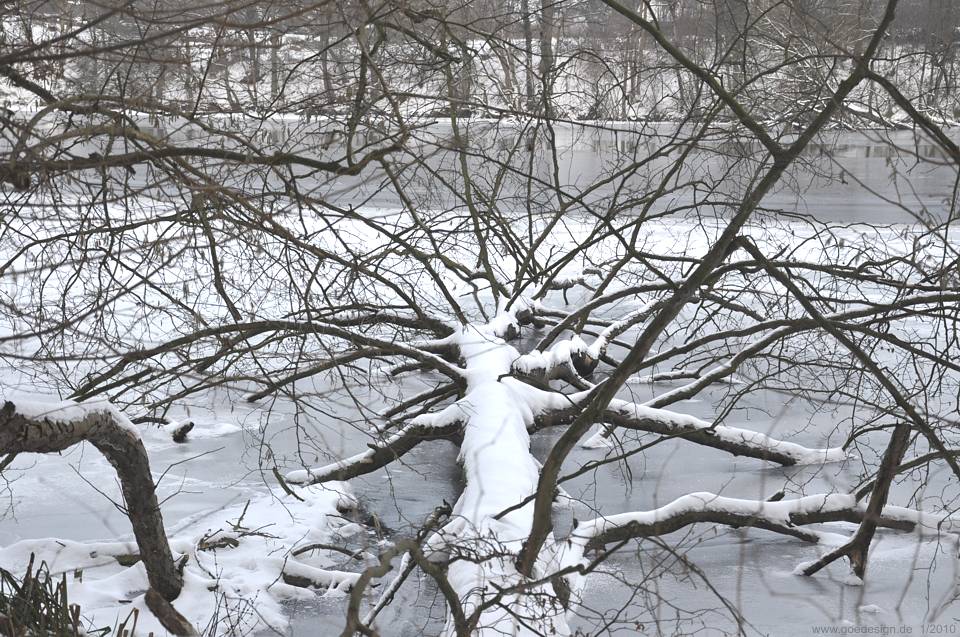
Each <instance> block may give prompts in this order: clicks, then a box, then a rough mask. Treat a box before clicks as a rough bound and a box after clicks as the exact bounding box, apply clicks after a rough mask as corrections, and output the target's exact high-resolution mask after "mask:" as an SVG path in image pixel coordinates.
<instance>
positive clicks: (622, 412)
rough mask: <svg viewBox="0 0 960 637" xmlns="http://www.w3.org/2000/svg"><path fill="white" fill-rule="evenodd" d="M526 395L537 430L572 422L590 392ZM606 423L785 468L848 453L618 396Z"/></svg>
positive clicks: (595, 443) (592, 441)
mask: <svg viewBox="0 0 960 637" xmlns="http://www.w3.org/2000/svg"><path fill="white" fill-rule="evenodd" d="M528 387H529V386H528ZM527 394H528V396H529V400H530V402H531V405H532V406H533V408H534V410H535V412H536V414H537V415H536V418H535V419H534V422H533V425H532V427H533V428H534V429H542V428H545V427H557V426H563V425H568V424H570V423H571V422H573V420H574V419H575V418H576V417H577V415H578V414H579V413H580V408H581V403H582V402H583V401H585V400H586V399H587V397H588V396H589V392H578V393H576V394H572V395H569V396H567V395H564V394H561V393H559V392H545V391H541V390H538V389H535V388H533V387H529V388H528V389H527ZM601 421H602V422H605V423H607V425H608V428H609V429H612V428H614V427H622V428H624V429H633V430H636V431H646V432H650V433H656V434H660V435H663V436H670V437H677V438H683V439H684V440H689V441H690V442H695V443H697V444H699V445H703V446H706V447H713V448H715V449H720V450H722V451H726V452H728V453H732V454H733V455H735V456H747V457H750V458H757V459H760V460H769V461H770V462H776V463H778V464H780V465H783V466H793V465H801V464H822V463H825V462H839V461H841V460H844V459H846V457H847V455H846V452H845V451H844V450H843V449H841V448H839V447H835V448H827V449H813V448H810V447H804V446H803V445H798V444H796V443H792V442H787V441H784V440H778V439H776V438H772V437H770V436H768V435H766V434H762V433H760V432H756V431H750V430H749V429H740V428H737V427H727V426H725V425H715V424H713V423H709V422H707V421H705V420H701V419H699V418H696V417H694V416H688V415H686V414H681V413H678V412H674V411H670V410H667V409H658V408H656V407H648V406H645V405H638V404H636V403H631V402H628V401H625V400H619V399H614V400H612V401H610V405H609V406H608V407H607V409H606V410H605V411H604V412H603V413H602V415H601ZM604 433H605V431H601V432H599V433H597V434H595V435H594V436H592V437H591V438H589V439H587V440H586V441H584V442H583V446H584V447H587V448H597V447H601V446H607V445H606V444H605V441H604V440H603V434H604Z"/></svg>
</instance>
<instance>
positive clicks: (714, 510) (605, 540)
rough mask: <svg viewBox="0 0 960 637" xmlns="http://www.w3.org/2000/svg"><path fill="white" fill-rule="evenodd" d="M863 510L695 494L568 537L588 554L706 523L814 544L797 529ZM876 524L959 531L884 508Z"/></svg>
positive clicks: (853, 505) (832, 500) (821, 500)
mask: <svg viewBox="0 0 960 637" xmlns="http://www.w3.org/2000/svg"><path fill="white" fill-rule="evenodd" d="M866 510H867V505H866V503H865V502H863V501H859V502H858V501H857V499H856V497H855V496H854V495H852V494H851V495H847V494H818V495H809V496H804V497H801V498H794V499H789V500H780V501H777V502H766V501H762V500H741V499H739V498H728V497H724V496H720V495H716V494H714V493H708V492H700V493H691V494H688V495H685V496H682V497H680V498H677V499H676V500H674V501H673V502H670V503H669V504H666V505H664V506H662V507H660V508H658V509H653V510H652V511H636V512H632V513H620V514H617V515H610V516H605V517H599V518H596V519H593V520H589V521H587V522H581V523H580V524H579V525H578V526H577V528H576V529H575V530H574V532H573V536H572V539H573V541H574V543H575V544H578V545H579V546H582V547H583V548H584V549H585V550H588V549H592V548H600V547H602V546H604V545H606V544H610V543H612V542H619V541H623V540H626V539H631V538H639V537H652V536H659V535H665V534H668V533H673V532H674V531H678V530H680V529H682V528H684V527H686V526H689V525H691V524H696V523H698V522H710V523H714V524H725V525H728V526H732V527H735V528H739V527H757V528H761V529H765V530H768V531H773V532H775V533H782V534H785V535H790V536H793V537H797V538H800V539H803V540H806V541H809V542H818V541H820V539H821V534H819V533H817V532H815V531H809V530H805V529H800V528H798V527H801V526H805V525H809V524H822V523H825V522H850V523H859V522H861V521H862V520H863V517H864V515H865V513H866ZM879 525H880V526H882V527H886V528H891V529H897V530H900V531H907V532H919V533H922V534H928V535H938V534H941V533H943V532H955V531H957V530H960V517H958V516H955V515H943V516H941V515H936V514H932V513H926V512H922V511H917V510H914V509H906V508H903V507H895V506H886V507H884V509H883V514H882V516H881V518H880V520H879Z"/></svg>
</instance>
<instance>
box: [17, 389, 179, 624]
mask: <svg viewBox="0 0 960 637" xmlns="http://www.w3.org/2000/svg"><path fill="white" fill-rule="evenodd" d="M84 441H86V442H89V443H90V444H92V445H93V446H94V447H96V448H97V449H98V450H99V451H100V453H102V454H103V455H104V456H105V457H106V458H107V460H108V461H109V462H110V464H111V465H113V467H114V469H116V470H117V477H118V478H119V479H120V486H121V489H122V491H123V499H124V503H125V505H126V513H127V517H129V518H130V524H131V525H132V526H133V534H134V537H136V540H137V546H138V547H139V549H140V556H141V558H142V559H143V563H144V566H145V567H146V570H147V579H148V581H149V582H150V588H151V589H152V590H153V591H154V592H155V593H156V595H159V597H160V598H162V601H161V600H157V599H156V595H153V596H151V601H152V606H151V609H152V610H154V609H153V607H154V606H155V607H156V608H157V610H154V612H155V614H157V617H158V619H160V621H161V623H163V625H164V627H165V628H166V629H167V630H169V631H170V632H172V633H174V634H177V635H190V634H193V632H194V631H193V628H192V627H191V626H190V624H189V623H188V622H186V620H184V619H183V617H182V616H180V615H179V613H176V611H175V610H174V609H173V608H172V607H169V603H164V602H171V601H173V600H175V599H176V598H177V596H178V595H179V594H180V589H181V587H182V584H183V582H182V578H181V576H180V572H179V570H178V569H177V565H176V563H175V562H174V560H173V554H172V553H171V551H170V545H169V543H168V542H167V535H166V532H165V531H164V528H163V517H162V516H161V514H160V506H159V504H158V503H157V494H156V491H155V485H154V484H153V477H152V475H151V473H150V461H149V459H148V458H147V451H146V449H145V448H144V446H143V442H142V441H141V440H140V437H139V436H138V435H137V431H136V429H134V427H133V425H132V424H130V421H128V420H127V419H126V418H125V417H124V416H123V415H122V414H121V413H120V412H119V411H117V410H116V409H114V408H113V407H111V406H110V405H108V404H106V403H97V404H95V405H90V406H88V405H85V404H76V403H62V404H56V403H53V404H47V405H44V404H21V405H20V407H17V406H16V405H14V404H13V403H12V402H10V401H6V402H5V403H4V404H3V407H2V408H0V453H3V454H18V453H58V452H60V451H63V450H65V449H67V448H68V447H71V446H73V445H75V444H78V443H80V442H84ZM168 607H169V608H168ZM158 611H159V612H158Z"/></svg>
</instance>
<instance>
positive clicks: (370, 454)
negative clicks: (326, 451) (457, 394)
mask: <svg viewBox="0 0 960 637" xmlns="http://www.w3.org/2000/svg"><path fill="white" fill-rule="evenodd" d="M455 414H456V411H455V410H453V409H450V408H449V407H448V408H447V409H445V410H443V411H441V412H439V413H438V414H431V415H426V416H420V417H418V418H415V419H414V420H413V421H412V422H411V423H410V424H408V425H406V426H405V427H404V428H403V429H401V430H400V431H398V432H396V433H395V434H392V435H390V436H388V437H387V438H386V439H385V440H384V441H383V442H380V443H377V444H373V443H371V444H370V445H369V447H370V448H369V449H367V450H366V451H364V452H362V453H358V454H355V455H353V456H351V457H349V458H345V459H343V460H338V461H337V462H334V463H331V464H328V465H325V466H323V467H315V468H312V469H300V470H297V471H291V472H289V473H287V475H286V476H285V480H286V481H287V482H291V483H293V484H317V483H318V482H326V481H328V480H349V479H350V478H355V477H357V476H360V475H364V474H367V473H371V472H373V471H376V470H377V469H380V468H382V467H385V466H387V465H388V464H390V463H391V462H393V461H394V460H396V459H397V458H399V457H400V456H402V455H404V454H405V453H407V452H408V451H410V450H411V449H413V448H414V447H416V446H417V445H418V444H420V443H421V442H425V441H427V440H438V439H440V438H447V437H449V436H452V435H454V434H456V433H457V432H459V431H460V430H461V428H462V427H463V423H462V422H461V421H460V420H459V418H457V417H456V416H455Z"/></svg>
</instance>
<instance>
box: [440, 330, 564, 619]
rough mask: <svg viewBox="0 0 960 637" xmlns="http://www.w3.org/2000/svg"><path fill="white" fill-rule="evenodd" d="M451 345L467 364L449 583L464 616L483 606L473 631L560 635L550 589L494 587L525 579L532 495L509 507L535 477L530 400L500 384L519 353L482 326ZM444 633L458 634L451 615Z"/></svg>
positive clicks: (559, 611) (533, 485)
mask: <svg viewBox="0 0 960 637" xmlns="http://www.w3.org/2000/svg"><path fill="white" fill-rule="evenodd" d="M458 344H459V347H460V353H461V355H462V357H463V359H464V360H465V361H466V368H467V391H466V396H465V398H464V399H463V400H461V401H460V403H459V404H460V405H461V406H462V408H463V411H464V414H463V416H464V418H465V422H466V424H465V427H464V433H463V443H462V445H461V447H460V461H461V462H462V464H463V470H464V474H465V476H466V486H465V488H464V491H463V493H462V495H461V496H460V499H459V500H458V501H457V504H456V506H455V507H454V511H453V513H454V520H455V524H457V525H458V526H460V527H461V528H462V531H460V532H459V533H458V534H457V535H456V537H455V538H451V540H450V541H449V542H450V545H451V546H450V550H451V561H450V566H449V570H448V578H449V581H450V583H451V585H452V586H453V588H454V590H456V591H457V594H458V595H459V597H460V600H461V603H462V604H463V610H464V615H465V616H466V617H468V618H470V617H471V615H472V614H474V613H475V612H477V610H478V609H480V608H481V607H483V606H484V605H486V604H489V607H487V608H485V609H484V610H482V611H481V613H480V615H479V618H478V620H477V622H476V624H475V625H474V626H472V627H471V628H472V629H473V634H476V635H498V636H503V635H544V634H546V635H553V634H561V635H562V634H567V633H568V632H569V631H568V629H567V626H566V621H565V619H564V612H565V609H564V608H563V607H562V605H561V604H560V602H559V600H558V599H557V597H556V595H555V594H554V592H553V590H552V586H550V585H546V586H542V585H541V586H535V587H532V588H531V589H529V590H525V591H522V592H519V593H518V592H514V593H508V594H505V593H501V592H500V590H502V589H504V588H508V587H515V586H517V585H521V584H523V582H524V581H525V578H524V577H522V576H521V575H520V573H519V572H518V571H517V567H516V560H517V555H518V553H519V552H520V549H521V548H522V545H523V542H524V541H525V540H526V538H527V536H528V535H529V533H530V528H531V525H532V522H533V517H532V516H533V503H532V499H531V500H530V503H529V504H527V505H525V506H522V507H517V508H513V509H512V510H510V509H511V507H515V506H516V505H517V504H519V503H520V502H522V501H523V500H525V499H526V498H527V497H528V496H531V495H532V494H533V493H534V492H535V491H536V489H537V482H538V478H539V465H538V463H537V461H536V459H535V458H534V457H533V456H532V455H531V453H530V436H529V434H528V432H527V425H528V423H529V422H530V421H531V420H532V418H533V414H532V412H531V409H530V406H529V402H528V400H527V399H526V396H525V395H524V394H523V391H522V389H521V388H520V386H519V384H517V383H512V382H503V377H504V376H506V375H508V374H510V371H511V366H512V364H513V362H514V361H515V360H517V358H518V356H519V353H518V352H517V350H516V349H515V348H514V347H512V346H511V345H509V344H508V343H506V342H505V341H504V340H503V339H502V338H500V337H498V336H496V335H495V330H493V329H490V328H489V327H486V326H485V327H482V328H477V327H470V328H467V329H465V330H464V331H463V332H462V333H461V335H460V338H459V343H458ZM507 510H509V512H508V513H506V514H505V515H504V514H503V512H504V511H507ZM498 516H499V519H498ZM507 609H509V611H508V610H507ZM446 633H447V634H449V635H453V634H456V633H457V627H456V626H455V625H454V622H453V619H452V618H451V619H448V622H447V629H446Z"/></svg>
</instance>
